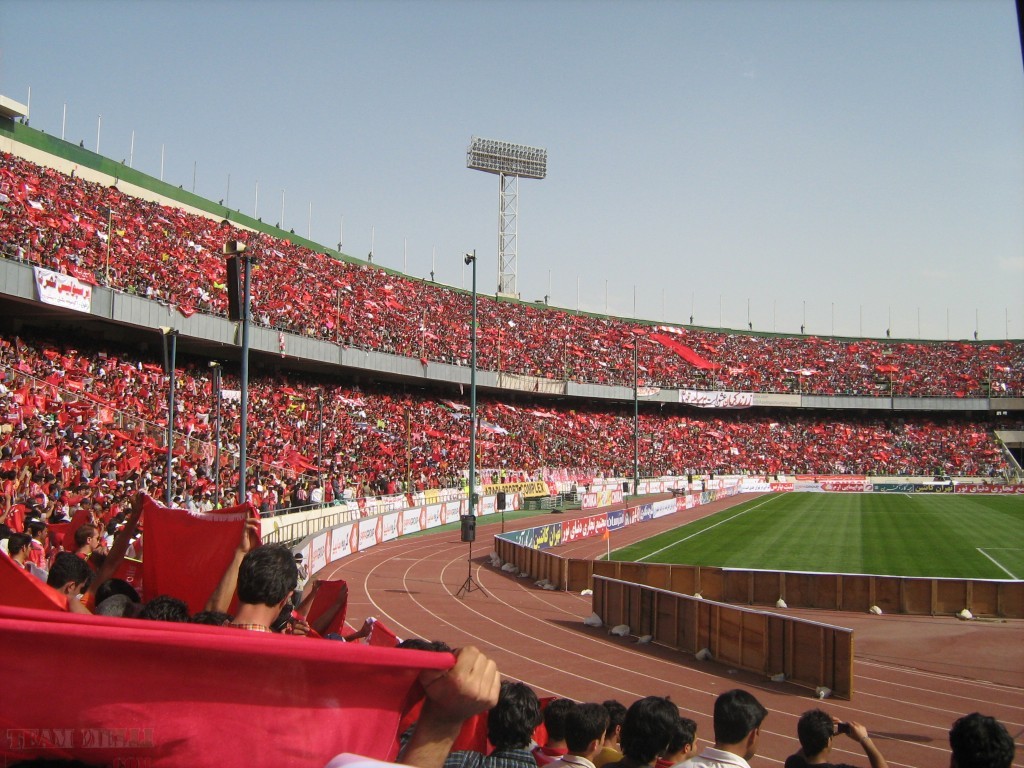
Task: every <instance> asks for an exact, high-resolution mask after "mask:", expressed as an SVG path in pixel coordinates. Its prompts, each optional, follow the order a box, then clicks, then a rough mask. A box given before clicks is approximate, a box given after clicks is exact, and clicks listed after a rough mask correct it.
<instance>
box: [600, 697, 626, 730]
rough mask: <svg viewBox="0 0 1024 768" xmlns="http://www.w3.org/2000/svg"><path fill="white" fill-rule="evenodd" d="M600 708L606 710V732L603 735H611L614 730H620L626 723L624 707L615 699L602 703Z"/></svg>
mask: <svg viewBox="0 0 1024 768" xmlns="http://www.w3.org/2000/svg"><path fill="white" fill-rule="evenodd" d="M601 706H602V707H604V708H605V709H607V710H608V730H606V731H605V734H608V733H611V732H612V731H614V730H615V729H616V728H621V727H622V724H623V723H624V722H626V705H625V704H623V703H622V702H621V701H616V700H615V699H608V700H607V701H602V702H601Z"/></svg>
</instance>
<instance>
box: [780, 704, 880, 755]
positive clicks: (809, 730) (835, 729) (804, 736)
mask: <svg viewBox="0 0 1024 768" xmlns="http://www.w3.org/2000/svg"><path fill="white" fill-rule="evenodd" d="M843 733H844V734H846V735H847V736H849V737H850V738H851V739H853V740H854V741H855V742H857V743H858V744H860V745H861V747H862V748H863V749H864V754H865V755H867V758H868V762H869V763H871V768H888V765H889V764H888V763H887V762H886V761H885V758H884V757H882V753H881V752H879V751H878V747H876V746H875V744H874V742H873V741H872V740H871V736H869V735H868V729H867V728H865V727H864V726H863V725H861V724H860V723H854V722H852V721H851V722H849V723H844V722H841V721H840V720H839V718H836V717H832V715H830V714H829V713H828V712H825V711H824V710H821V709H812V710H810V711H809V712H804V713H803V715H801V717H800V722H798V723H797V725H796V734H797V737H798V738H799V739H800V751H799V752H797V753H796V754H795V755H790V756H789V757H787V758H786V765H785V768H804V766H808V765H817V766H821V768H855V766H852V765H848V764H847V763H833V762H830V761H829V754H830V753H831V752H832V741H833V740H834V739H835V737H836V736H838V735H839V734H843Z"/></svg>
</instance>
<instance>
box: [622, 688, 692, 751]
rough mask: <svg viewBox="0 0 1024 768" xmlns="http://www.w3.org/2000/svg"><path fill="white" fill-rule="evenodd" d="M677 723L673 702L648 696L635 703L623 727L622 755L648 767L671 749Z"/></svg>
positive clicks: (677, 718) (628, 712)
mask: <svg viewBox="0 0 1024 768" xmlns="http://www.w3.org/2000/svg"><path fill="white" fill-rule="evenodd" d="M677 720H679V707H677V706H676V705H675V704H673V703H672V700H671V699H667V698H665V697H663V696H647V697H645V698H643V699H639V700H638V701H634V702H633V704H632V705H630V707H629V709H628V710H627V711H626V722H624V723H623V724H622V738H621V739H619V746H620V747H622V754H624V755H625V756H626V757H628V758H629V759H630V760H634V761H636V762H639V763H643V764H645V765H646V764H648V763H652V762H654V759H655V758H656V757H657V756H658V755H660V754H661V753H662V752H664V751H665V748H666V747H667V746H668V742H669V740H670V739H671V738H672V733H673V732H674V731H675V727H676V721H677Z"/></svg>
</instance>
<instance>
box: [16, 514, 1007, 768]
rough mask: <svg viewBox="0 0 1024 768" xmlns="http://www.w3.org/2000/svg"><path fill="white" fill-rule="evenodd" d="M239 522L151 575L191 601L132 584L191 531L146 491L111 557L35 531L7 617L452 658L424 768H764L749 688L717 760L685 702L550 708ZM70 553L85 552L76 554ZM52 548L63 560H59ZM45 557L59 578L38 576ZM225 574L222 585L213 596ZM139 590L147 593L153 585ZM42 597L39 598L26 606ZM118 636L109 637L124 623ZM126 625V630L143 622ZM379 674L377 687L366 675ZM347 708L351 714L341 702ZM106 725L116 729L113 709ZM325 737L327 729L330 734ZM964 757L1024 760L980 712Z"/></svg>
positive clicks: (823, 752)
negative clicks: (28, 610) (758, 762)
mask: <svg viewBox="0 0 1024 768" xmlns="http://www.w3.org/2000/svg"><path fill="white" fill-rule="evenodd" d="M236 511H237V512H238V514H237V516H236V517H234V519H229V518H231V517H232V515H231V514H222V515H220V516H219V517H220V518H221V519H219V520H217V521H216V522H211V524H212V525H213V526H214V529H209V530H208V531H207V533H208V539H209V540H208V541H206V542H203V543H202V544H201V545H199V546H198V547H197V549H196V550H195V551H193V553H192V554H193V557H194V558H196V560H194V561H193V562H184V561H183V559H182V558H168V559H166V560H164V559H161V563H162V567H163V570H164V572H163V573H162V574H158V573H157V570H158V569H157V566H156V565H153V566H152V568H149V569H145V568H144V575H145V585H150V584H152V583H153V582H155V581H156V579H157V576H158V575H159V577H160V581H159V583H160V585H161V586H164V587H166V586H167V585H168V584H174V585H180V586H181V588H182V589H183V590H185V589H186V587H187V588H188V589H187V591H188V592H189V594H191V595H192V597H191V600H186V599H182V598H181V597H177V596H175V594H173V593H172V594H155V595H154V594H149V593H146V592H143V593H142V594H140V592H139V591H137V590H136V589H135V587H134V586H133V584H132V583H131V582H129V581H127V580H124V579H121V578H118V577H117V576H116V574H118V573H120V570H119V569H120V568H121V565H122V563H123V562H124V558H125V555H126V554H127V553H128V552H129V551H130V549H129V548H130V547H132V546H133V545H134V544H135V543H136V542H137V541H138V538H137V533H138V531H139V526H140V522H141V521H144V522H145V526H146V535H147V536H150V535H152V536H154V541H153V542H151V543H150V544H148V545H147V550H149V549H156V547H157V546H158V541H157V532H159V531H163V532H165V533H167V532H170V531H173V530H177V531H178V532H180V531H181V530H183V529H181V528H178V529H174V528H166V527H164V526H165V525H167V523H166V522H161V520H163V519H164V518H168V517H175V516H178V517H180V515H178V514H177V511H176V510H165V509H162V508H159V507H157V506H156V505H154V504H153V503H152V502H151V501H150V500H149V499H147V498H145V497H144V496H143V495H142V494H136V495H135V496H134V497H133V499H132V503H131V506H130V510H125V511H124V512H123V513H121V514H119V515H118V516H117V517H116V518H111V519H110V521H109V523H110V525H109V530H110V534H111V535H110V541H109V545H106V544H103V543H101V541H100V538H99V536H98V533H97V530H98V527H99V526H102V525H103V523H104V519H103V518H101V517H98V516H91V515H88V516H85V517H83V518H80V519H81V520H84V522H81V524H80V525H78V527H77V528H68V529H66V530H65V535H64V536H63V537H60V538H58V539H55V540H53V539H47V538H45V537H43V541H42V542H41V543H40V542H39V541H37V539H36V538H34V537H32V536H30V535H29V534H25V533H14V534H10V533H9V532H7V533H6V534H5V536H4V538H3V544H4V547H5V553H4V554H0V558H5V559H9V562H4V563H0V583H2V584H3V585H4V586H5V589H4V591H3V592H0V604H5V605H20V604H28V603H35V604H38V603H39V602H43V603H44V604H45V605H46V606H47V609H48V610H51V611H53V610H55V611H62V610H66V611H70V612H73V613H78V614H83V615H91V614H93V613H94V612H95V613H97V614H100V615H102V616H106V617H117V618H120V619H124V620H127V622H129V623H131V622H137V621H139V622H141V621H144V622H152V621H159V622H170V623H177V624H180V623H193V624H206V625H214V626H217V627H219V628H226V629H230V630H238V631H240V632H244V633H246V634H248V633H262V634H275V633H277V634H284V635H291V636H292V637H293V638H294V639H293V640H292V642H302V643H306V642H324V641H331V640H333V641H341V642H346V643H366V644H371V645H382V646H386V647H398V648H408V649H413V650H420V651H434V652H437V653H445V654H451V655H450V656H449V657H448V658H449V659H450V664H451V666H450V667H449V668H447V669H443V670H434V669H425V670H424V671H422V672H421V673H420V674H419V687H418V696H419V699H420V703H419V704H417V705H416V706H413V707H410V708H407V709H406V710H405V711H404V713H403V716H402V719H401V721H400V723H399V726H398V728H396V729H395V731H393V732H391V733H388V732H386V731H381V732H378V733H376V735H375V739H376V740H377V741H378V742H379V743H380V745H381V751H382V752H385V753H387V754H389V755H391V756H397V759H398V760H399V761H400V762H403V763H405V764H408V765H412V766H416V767H417V768H513V767H515V768H544V767H545V766H549V767H553V768H570V767H571V768H672V767H673V766H681V768H726V767H727V766H732V767H733V768H745V767H746V768H749V765H750V763H749V762H748V761H750V760H752V759H753V758H754V756H755V755H756V754H757V753H758V746H759V741H760V738H761V726H762V723H763V722H764V720H765V718H766V717H767V715H768V710H767V709H766V708H765V707H764V706H763V705H762V704H761V703H760V702H759V701H758V700H757V698H756V697H755V696H754V695H752V694H751V693H749V692H748V691H746V690H743V689H740V688H736V689H732V690H729V691H726V692H724V693H722V694H720V695H719V696H718V697H717V698H716V700H715V704H714V711H713V714H712V722H713V735H712V739H710V740H708V741H709V743H710V746H707V747H705V748H704V749H701V748H700V747H698V745H697V723H696V721H695V720H694V719H692V718H690V717H689V716H688V715H690V714H694V713H690V712H685V711H681V710H680V708H679V706H678V705H677V704H676V703H674V702H673V701H672V700H671V699H669V698H666V697H660V696H646V697H643V698H640V699H637V700H636V701H634V702H633V703H632V704H631V705H630V706H629V707H628V708H627V707H625V706H624V705H622V704H620V703H619V702H617V701H614V700H609V701H605V702H602V703H597V702H593V703H578V702H575V701H572V700H569V699H557V698H555V699H548V700H545V701H543V702H542V701H541V700H540V699H538V697H537V694H536V693H535V692H534V691H533V689H532V688H530V686H528V685H526V684H525V683H522V682H516V681H512V680H507V679H506V680H502V679H501V675H500V671H499V670H498V668H497V666H496V664H495V663H494V661H492V660H490V659H488V658H487V657H486V656H485V655H484V654H482V653H481V652H480V651H479V650H477V649H476V648H473V647H466V648H462V649H457V650H454V651H453V649H451V648H450V647H449V646H447V645H446V644H445V643H443V642H440V641H433V642H428V641H423V640H418V639H413V640H407V641H400V640H399V639H398V638H397V637H396V636H395V635H394V634H393V633H391V632H390V631H386V632H384V634H382V635H380V639H379V640H378V639H376V638H377V637H378V635H377V631H376V627H375V624H377V623H378V622H375V621H373V620H368V621H367V622H364V625H363V628H362V629H361V630H359V631H350V630H346V629H344V616H345V610H346V608H347V588H346V587H345V586H344V582H326V583H325V584H324V585H321V584H320V583H319V582H314V583H313V584H312V586H311V588H309V589H307V590H305V594H304V595H303V597H302V599H301V600H300V599H299V598H298V590H300V589H301V588H302V586H303V583H302V581H301V580H300V579H301V577H302V574H301V571H300V567H301V565H300V563H299V562H298V558H297V557H295V556H293V555H292V553H291V551H290V550H289V549H288V548H287V547H286V546H285V545H283V544H270V545H261V544H260V541H259V535H258V525H257V524H256V522H255V517H254V514H255V510H254V509H253V508H252V507H251V506H249V505H245V506H243V507H239V508H236V510H231V512H236ZM151 516H153V517H152V519H151ZM186 517H187V516H186ZM29 521H30V523H31V522H36V523H40V524H44V523H43V521H42V519H41V518H40V517H35V516H30V519H29ZM30 527H31V526H30ZM207 528H209V526H207ZM225 536H228V537H229V538H225ZM169 538H173V536H169ZM70 542H73V543H70ZM68 543H70V549H65V547H64V545H65V544H68ZM37 544H38V545H39V546H38V547H36V546H35V545H37ZM177 546H180V544H178V545H177ZM47 548H50V549H51V550H52V551H51V553H50V554H49V556H47V555H46V553H45V549H47ZM216 549H222V550H223V549H228V550H230V549H233V550H234V552H233V555H232V556H230V557H229V558H228V559H227V560H224V559H223V558H222V560H221V561H222V562H226V566H225V567H224V570H223V573H219V574H218V573H212V574H211V573H210V572H206V573H202V572H200V573H197V572H196V568H195V562H196V561H198V562H204V560H202V556H203V555H205V554H207V553H208V552H211V551H214V550H216ZM40 550H43V551H40ZM37 555H39V556H38V557H37ZM40 559H41V561H42V562H43V564H44V565H45V566H46V568H41V567H38V566H36V565H35V564H34V563H36V562H39V561H40ZM175 560H177V561H178V562H174V561H175ZM143 566H146V562H145V561H144V562H143ZM47 569H48V570H47ZM211 576H212V577H213V578H214V579H216V583H215V586H213V588H212V589H211V588H210V585H211V584H213V583H214V582H213V581H212V580H211V578H210V577H211ZM186 579H187V582H188V583H186ZM197 581H202V582H203V584H205V585H206V586H205V589H203V590H202V591H200V592H199V593H198V594H199V597H198V598H196V597H195V594H196V593H195V589H194V587H195V586H196V583H197ZM44 582H45V583H44ZM136 583H138V582H136ZM326 584H332V585H338V584H340V585H341V586H340V588H339V589H337V590H335V591H334V592H332V593H331V594H330V596H327V597H326V598H325V599H324V600H321V599H320V597H321V596H322V595H323V596H326V595H327V594H328V588H327V586H326ZM139 586H140V589H142V587H143V585H142V584H139ZM33 590H34V591H33ZM26 591H27V592H29V593H31V596H30V597H25V594H26ZM152 591H155V590H153V589H152V588H150V592H152ZM182 594H184V593H182ZM207 594H208V595H209V597H208V598H206V599H205V603H203V602H202V600H203V599H204V596H205V595H207ZM197 600H198V602H197ZM105 626H106V627H107V629H108V630H109V629H110V627H111V626H115V625H105ZM121 628H122V631H126V630H127V625H121ZM193 637H194V638H198V637H199V636H198V635H196V636H193ZM239 637H240V635H239ZM188 638H189V636H188V635H183V636H182V635H178V636H175V637H174V641H175V642H179V643H180V642H185V643H188V642H190V640H189V639H188ZM150 639H151V640H152V638H150ZM69 642H70V641H69ZM197 650H198V649H197ZM363 663H364V667H365V663H366V662H363ZM157 666H159V665H157ZM297 669H298V667H295V668H294V670H295V671H297ZM363 674H367V672H366V670H365V668H364V671H363ZM372 674H378V675H387V674H389V671H388V670H387V669H384V668H380V669H378V670H375V671H374V672H373V673H372ZM371 679H372V678H371ZM151 682H153V683H154V685H155V687H160V685H161V682H160V679H159V677H153V678H152V679H151ZM366 682H369V681H366ZM164 684H166V683H164ZM332 708H333V709H335V710H338V709H339V707H338V703H337V701H336V700H335V701H334V706H333V707H332ZM341 709H343V708H341ZM367 714H368V713H367V712H366V711H365V710H363V711H362V714H361V715H360V716H361V717H362V718H366V717H367ZM91 719H92V720H93V721H95V722H103V715H102V712H100V713H98V714H93V715H92V716H91ZM310 725H311V727H319V726H320V723H319V722H316V723H311V724H310ZM367 725H368V726H369V723H367ZM172 729H173V726H169V727H168V728H166V729H163V730H162V732H161V734H160V736H161V737H164V738H168V737H167V736H166V734H165V733H164V732H163V731H168V732H169V731H171V730H172ZM796 731H797V734H796V735H797V738H798V743H799V747H797V745H796V743H794V745H793V750H794V751H793V754H792V755H791V756H790V757H789V758H787V760H786V763H785V765H786V766H787V768H804V767H805V766H808V765H831V764H832V763H829V762H828V757H829V755H830V753H831V751H832V748H833V743H834V742H835V741H836V740H837V739H839V738H840V736H841V735H843V734H845V737H846V738H848V739H849V740H851V741H852V742H854V743H855V744H857V745H858V746H860V747H861V749H863V751H864V754H865V756H866V757H867V759H868V761H869V763H870V765H871V768H885V767H886V766H887V765H888V763H887V762H886V759H885V757H884V756H883V754H882V748H881V747H880V746H878V745H876V744H875V742H874V741H873V740H872V738H871V735H870V733H869V732H868V729H867V727H866V726H864V725H863V724H861V723H857V722H847V723H844V722H841V721H840V719H839V718H837V717H833V716H832V715H830V714H829V713H828V712H826V711H824V710H822V709H820V708H816V709H812V710H809V711H807V712H805V713H804V714H803V716H801V718H800V720H799V722H798V724H797V729H796ZM174 735H176V734H173V735H172V736H171V737H170V738H173V737H174ZM294 735H295V736H298V734H294ZM239 736H240V735H239V734H230V733H228V734H225V738H226V740H227V742H228V744H229V745H230V746H229V749H230V750H231V751H232V754H234V755H235V756H237V755H238V754H239V752H238V749H239V748H238V746H235V740H236V739H237V738H239ZM246 739H247V740H249V739H251V735H250V736H247V737H246ZM15 744H17V745H18V746H17V747H16V748H18V749H24V747H23V746H21V742H20V741H18V740H12V741H11V743H10V744H9V745H4V746H0V750H3V749H4V747H5V746H6V747H8V748H10V747H11V746H12V745H15ZM949 744H950V747H951V750H952V754H951V758H950V765H951V766H953V767H954V768H981V767H982V766H984V768H1009V766H1010V765H1011V764H1012V761H1013V756H1014V752H1015V748H1014V743H1013V739H1012V738H1011V737H1010V735H1009V733H1008V732H1007V731H1006V729H1005V727H1004V726H1002V725H1001V724H1000V723H999V722H998V721H996V720H995V719H994V718H991V717H988V716H984V715H981V714H979V713H977V712H975V713H971V714H969V715H966V716H965V717H962V718H959V719H957V720H956V722H955V723H954V724H953V727H952V729H951V730H950V732H949ZM147 745H148V746H152V743H150V742H147ZM35 746H36V747H37V751H40V752H41V753H42V754H43V755H45V754H46V751H47V750H48V749H54V748H57V747H56V745H55V744H53V743H52V742H51V741H48V740H39V741H38V742H37V743H36V744H35ZM69 746H71V744H70V743H64V744H61V745H60V746H59V749H61V750H63V751H65V752H66V750H67V749H68V747H69ZM176 748H177V749H179V750H185V751H186V752H187V751H188V750H192V751H193V752H200V751H201V752H203V753H204V754H206V750H209V749H210V745H208V744H205V743H203V742H202V741H201V740H199V741H198V743H196V744H195V745H193V746H191V747H189V746H188V744H187V742H186V743H178V744H177V746H176ZM83 751H85V752H87V751H88V750H87V749H86V750H83ZM0 754H3V753H2V752H0ZM180 754H181V755H184V754H185V752H181V753H180ZM24 756H25V757H29V756H31V755H24ZM331 764H332V765H333V763H331Z"/></svg>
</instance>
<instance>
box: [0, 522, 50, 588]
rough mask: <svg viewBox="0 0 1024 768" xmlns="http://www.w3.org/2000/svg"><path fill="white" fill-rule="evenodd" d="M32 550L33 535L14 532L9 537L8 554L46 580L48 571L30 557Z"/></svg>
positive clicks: (32, 572)
mask: <svg viewBox="0 0 1024 768" xmlns="http://www.w3.org/2000/svg"><path fill="white" fill-rule="evenodd" d="M31 551H32V537H31V536H29V535H28V534H27V533H12V534H11V535H10V536H9V537H8V539H7V554H8V555H10V557H11V560H13V561H14V562H16V563H17V564H18V565H20V566H21V567H22V568H24V569H25V570H26V571H28V572H29V573H31V574H32V575H33V576H35V577H36V578H37V579H39V580H40V581H43V582H45V581H46V577H47V572H46V571H44V570H43V569H42V568H39V567H38V566H37V565H36V564H35V563H33V562H32V561H31V560H30V559H29V555H30V554H31Z"/></svg>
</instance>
